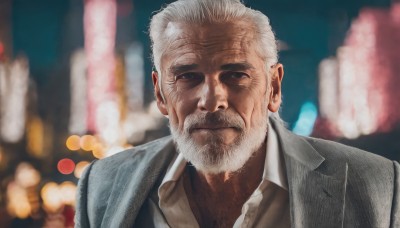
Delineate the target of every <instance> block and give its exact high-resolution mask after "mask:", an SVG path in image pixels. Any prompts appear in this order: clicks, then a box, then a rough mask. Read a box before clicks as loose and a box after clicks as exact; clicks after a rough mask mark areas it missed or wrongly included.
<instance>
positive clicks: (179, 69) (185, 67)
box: [169, 62, 255, 75]
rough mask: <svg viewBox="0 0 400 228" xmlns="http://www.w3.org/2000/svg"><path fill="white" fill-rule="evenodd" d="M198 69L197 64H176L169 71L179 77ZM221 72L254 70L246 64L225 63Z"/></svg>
mask: <svg viewBox="0 0 400 228" xmlns="http://www.w3.org/2000/svg"><path fill="white" fill-rule="evenodd" d="M198 67H199V65H198V64H195V63H194V64H178V65H173V66H171V67H170V68H169V71H170V72H171V73H172V74H173V75H179V74H182V73H184V72H187V71H192V70H195V69H197V68H198ZM220 69H221V70H225V71H244V70H249V69H255V68H254V66H253V65H251V64H250V63H247V62H240V63H227V64H224V65H222V66H221V67H220Z"/></svg>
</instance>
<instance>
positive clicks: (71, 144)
mask: <svg viewBox="0 0 400 228" xmlns="http://www.w3.org/2000/svg"><path fill="white" fill-rule="evenodd" d="M80 140H81V138H80V137H79V136H78V135H71V136H69V137H68V138H67V141H66V142H65V145H66V146H67V148H68V150H73V151H74V150H79V149H80V148H81V146H80Z"/></svg>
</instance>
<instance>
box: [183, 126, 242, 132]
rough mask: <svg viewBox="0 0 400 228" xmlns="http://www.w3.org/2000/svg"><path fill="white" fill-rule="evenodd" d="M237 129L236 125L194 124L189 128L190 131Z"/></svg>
mask: <svg viewBox="0 0 400 228" xmlns="http://www.w3.org/2000/svg"><path fill="white" fill-rule="evenodd" d="M228 129H231V130H238V129H237V128H236V127H230V126H196V127H194V128H192V129H191V130H190V133H192V132H195V131H223V130H228Z"/></svg>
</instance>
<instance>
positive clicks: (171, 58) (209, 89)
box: [153, 22, 282, 173]
mask: <svg viewBox="0 0 400 228" xmlns="http://www.w3.org/2000/svg"><path fill="white" fill-rule="evenodd" d="M194 28H195V29H194ZM166 34H167V36H169V39H171V40H172V42H171V43H170V45H169V46H168V48H167V50H166V51H165V53H164V55H163V56H162V59H161V74H162V80H161V83H162V84H161V88H162V94H163V96H164V98H165V100H163V98H162V96H161V91H160V90H159V87H158V86H159V85H158V83H159V82H160V81H159V80H158V78H157V74H156V73H154V74H153V81H154V86H155V87H154V88H155V90H156V97H157V101H158V106H159V108H160V111H161V112H162V113H163V114H164V115H168V117H169V121H170V127H171V132H172V134H173V136H174V138H175V140H176V141H177V144H178V148H179V149H180V151H181V153H183V155H184V156H185V154H186V156H185V158H186V159H187V160H189V161H191V162H192V163H193V165H195V166H196V168H200V169H207V170H208V171H210V169H211V172H214V173H215V172H221V171H224V170H225V171H227V170H226V169H229V171H236V170H237V169H239V168H241V167H242V166H243V164H244V163H245V162H246V161H247V160H248V158H249V157H250V156H251V154H252V153H253V152H254V151H255V150H257V149H258V148H259V147H260V146H261V145H262V143H263V141H264V139H265V132H266V130H267V109H268V108H270V109H271V110H272V111H276V110H277V108H278V107H279V104H280V80H281V79H282V76H281V75H279V73H276V72H278V71H280V72H282V70H281V69H280V70H277V68H276V67H271V66H266V65H265V60H264V59H262V58H260V57H259V56H258V55H257V53H256V51H255V50H256V45H257V43H256V42H255V34H254V32H253V30H252V28H251V26H249V24H248V23H246V22H237V23H224V24H207V25H202V26H196V27H194V26H191V25H187V24H180V23H170V24H169V25H168V27H167V30H166ZM279 67H280V68H281V66H279ZM279 67H278V68H279ZM271 75H272V78H273V79H272V80H271V77H269V76H271ZM273 75H278V77H277V79H276V77H273ZM276 80H278V81H279V86H278V87H277V88H275V87H276V86H275V87H274V86H273V83H272V84H271V81H272V82H274V81H276ZM274 90H275V91H274ZM276 90H278V92H277V91H276ZM274 94H279V99H278V100H279V101H278V102H276V101H277V100H276V97H274ZM271 98H273V99H271ZM188 150H190V151H188ZM243 150H246V151H243ZM187 153H190V154H187ZM196 156H197V158H196ZM198 156H200V158H198ZM236 158H238V159H239V160H240V161H232V159H233V160H235V159H236ZM196 159H197V160H201V161H193V160H196ZM196 163H209V164H208V165H207V164H203V165H201V164H197V165H196ZM226 163H235V165H233V166H235V167H234V168H229V167H230V166H231V165H232V164H226ZM236 163H237V164H236ZM203 166H204V167H203ZM222 166H223V167H222ZM237 166H239V167H237ZM213 167H214V168H213ZM221 167H222V168H221ZM221 169H222V170H221ZM230 169H234V170H230ZM203 171H205V170H203Z"/></svg>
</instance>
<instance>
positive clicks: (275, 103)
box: [268, 63, 284, 112]
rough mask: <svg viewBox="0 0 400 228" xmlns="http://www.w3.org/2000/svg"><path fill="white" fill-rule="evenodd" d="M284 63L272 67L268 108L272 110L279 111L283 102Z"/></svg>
mask: <svg viewBox="0 0 400 228" xmlns="http://www.w3.org/2000/svg"><path fill="white" fill-rule="evenodd" d="M283 73H284V72H283V65H282V64H280V63H278V64H276V65H274V66H273V67H272V75H271V91H270V94H269V95H270V96H269V103H268V109H269V110H270V111H271V112H277V111H278V110H279V107H280V106H281V103H282V91H281V88H282V87H281V85H282V79H283Z"/></svg>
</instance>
